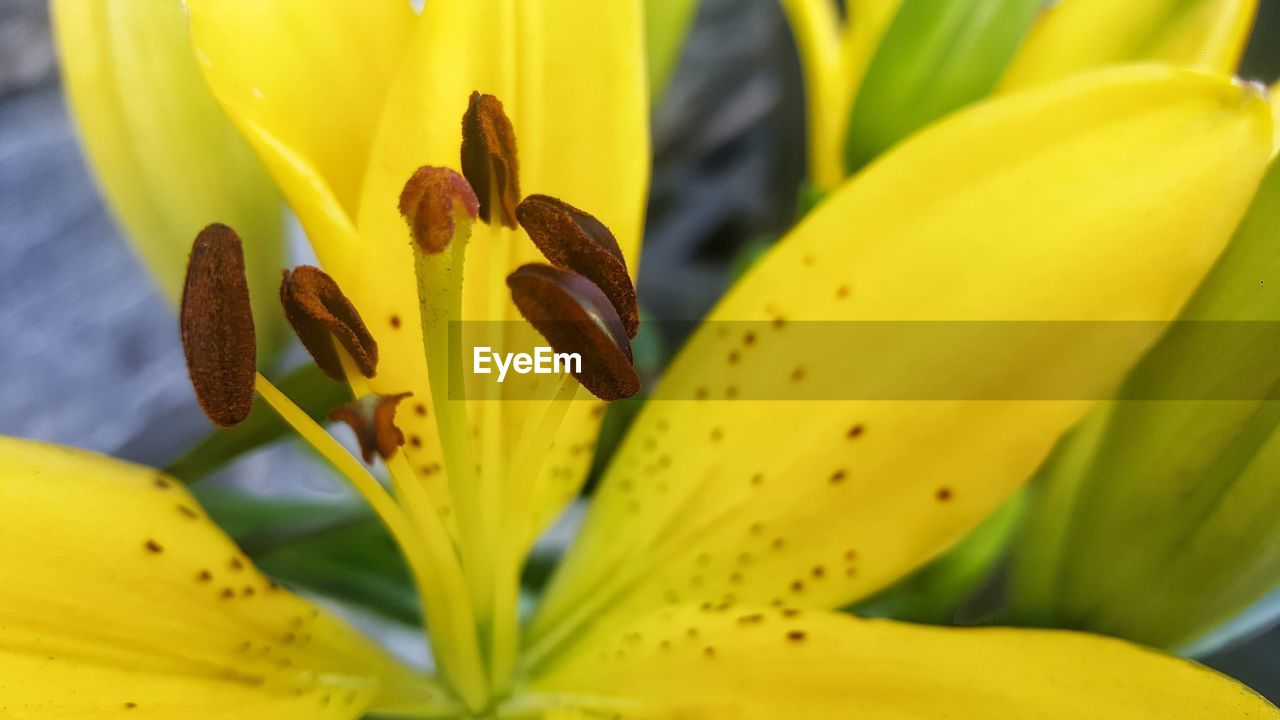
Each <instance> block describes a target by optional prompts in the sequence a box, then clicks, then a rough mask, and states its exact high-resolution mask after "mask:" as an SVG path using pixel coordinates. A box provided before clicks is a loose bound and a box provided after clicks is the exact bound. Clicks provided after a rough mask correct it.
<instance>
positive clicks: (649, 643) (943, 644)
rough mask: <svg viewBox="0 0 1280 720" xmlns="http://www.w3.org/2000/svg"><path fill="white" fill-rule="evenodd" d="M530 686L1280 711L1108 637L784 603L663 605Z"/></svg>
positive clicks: (1080, 707)
mask: <svg viewBox="0 0 1280 720" xmlns="http://www.w3.org/2000/svg"><path fill="white" fill-rule="evenodd" d="M532 686H533V687H532V689H533V690H534V691H536V692H541V693H546V694H548V695H549V696H550V695H560V694H563V695H565V696H568V695H572V696H575V697H576V698H578V702H579V703H580V704H581V705H580V706H582V707H586V708H597V709H600V710H602V711H612V712H613V713H616V714H612V715H608V716H609V717H621V718H626V719H627V720H676V719H677V718H706V719H707V720H713V719H718V718H723V719H724V720H728V719H729V718H733V719H734V720H774V719H775V718H805V719H806V720H844V719H845V718H850V717H856V718H859V720H918V719H920V718H947V719H948V720H990V719H991V718H1001V720H1031V719H1032V718H1035V720H1082V719H1083V718H1089V720H1232V719H1234V720H1246V719H1247V720H1263V719H1264V718H1277V717H1280V711H1277V710H1276V708H1275V707H1273V706H1272V705H1271V704H1270V703H1268V702H1267V701H1266V700H1263V699H1262V698H1261V697H1259V696H1258V695H1256V694H1255V693H1253V692H1252V691H1250V690H1249V689H1248V688H1246V687H1244V686H1242V685H1240V684H1239V683H1237V682H1236V681H1234V680H1232V679H1230V678H1227V677H1223V676H1221V675H1218V674H1217V673H1215V672H1213V671H1211V670H1208V669H1205V668H1201V667H1199V666H1197V665H1195V664H1194V663H1191V662H1188V661H1185V660H1181V659H1179V658H1175V657H1170V656H1166V655H1161V654H1159V653H1156V652H1152V651H1150V650H1146V649H1143V648H1140V647H1138V646H1135V645H1130V644H1128V643H1125V642H1121V641H1119V640H1113V639H1110V638H1103V637H1097V636H1090V635H1083V634H1076V633H1069V632H1051V631H1038V630H1008V629H954V628H935V627H925V626H916V625H906V624H901V623H895V622H890V621H884V620H865V619H861V618H857V617H854V616H851V615H841V614H837V613H827V612H801V613H794V612H791V611H786V610H778V609H774V608H769V609H759V608H757V609H752V608H741V609H737V608H735V609H729V610H727V611H723V612H719V611H712V612H699V611H696V610H691V609H688V608H679V609H674V610H672V611H670V612H665V613H661V614H656V615H653V616H650V617H647V618H645V619H643V620H641V621H639V622H636V623H635V624H633V625H631V626H628V627H625V628H619V629H616V630H615V631H614V632H613V633H611V634H609V635H602V636H601V637H599V638H597V639H596V640H595V641H594V642H591V643H586V644H584V645H583V646H580V647H578V648H577V649H576V650H575V651H573V652H571V653H569V654H567V656H566V657H564V658H563V659H562V660H560V661H558V662H557V663H556V665H555V666H554V668H553V669H551V670H550V671H549V672H548V673H547V674H546V675H544V676H542V677H539V678H537V679H535V680H534V681H533V683H532ZM565 702H568V703H572V702H573V701H572V700H565Z"/></svg>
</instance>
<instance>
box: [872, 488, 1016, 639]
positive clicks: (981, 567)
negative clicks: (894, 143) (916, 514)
mask: <svg viewBox="0 0 1280 720" xmlns="http://www.w3.org/2000/svg"><path fill="white" fill-rule="evenodd" d="M1024 505H1025V500H1024V496H1023V494H1022V493H1019V494H1017V495H1015V496H1014V497H1013V498H1012V499H1011V500H1009V501H1008V502H1006V503H1005V504H1004V505H1002V506H1001V507H1000V509H999V510H996V511H995V512H994V513H992V514H991V516H990V517H988V518H987V519H986V520H984V521H983V522H982V524H981V525H979V526H978V527H977V528H975V529H974V530H973V532H971V533H969V534H968V535H967V536H966V537H965V538H964V539H963V540H961V541H960V542H959V543H957V544H956V545H955V546H954V547H952V548H951V549H950V550H948V551H947V552H946V553H944V554H943V555H942V556H941V557H939V558H937V559H936V560H934V561H933V562H931V563H929V564H928V565H926V566H924V567H923V568H921V569H919V570H917V571H916V572H914V573H912V574H911V575H910V576H908V577H906V578H904V579H903V580H901V581H899V582H897V583H895V584H894V585H893V586H891V587H889V588H887V589H885V590H884V591H882V592H880V593H878V594H876V595H875V596H874V597H871V598H868V599H867V600H864V601H863V602H861V603H859V604H858V605H857V606H856V607H855V608H854V609H853V610H854V612H856V613H857V614H859V615H863V616H868V617H885V618H893V619H895V620H905V621H908V622H917V623H928V624H931V625H949V624H952V623H954V622H955V620H956V615H957V611H958V610H959V609H960V608H961V606H962V605H963V604H964V603H965V601H966V600H968V599H969V598H971V597H972V596H973V594H974V592H975V591H976V590H977V589H978V588H979V586H981V585H982V583H983V581H985V580H986V579H987V578H988V577H989V576H990V575H991V573H992V571H993V569H994V568H995V565H996V562H997V561H998V560H1000V558H1001V557H1003V556H1004V551H1005V548H1006V547H1007V545H1008V542H1009V539H1010V537H1012V536H1013V533H1014V529H1015V528H1016V527H1017V524H1018V518H1019V517H1021V514H1022V509H1023V507H1024Z"/></svg>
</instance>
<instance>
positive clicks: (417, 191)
mask: <svg viewBox="0 0 1280 720" xmlns="http://www.w3.org/2000/svg"><path fill="white" fill-rule="evenodd" d="M479 212H480V201H479V200H478V199H477V198H476V194H475V191H474V190H472V189H471V184H470V183H468V182H467V179H466V178H464V177H462V176H461V175H459V174H458V173H456V172H454V171H453V170H450V169H449V168H446V167H435V166H432V165H424V166H422V167H420V168H418V169H417V170H416V171H414V173H413V176H412V177H410V178H409V182H407V183H405V185H404V190H403V191H401V193H400V214H401V215H403V216H404V220H405V222H406V223H408V225H409V232H410V234H411V235H412V236H413V241H414V243H416V244H417V246H418V247H419V248H420V249H421V250H422V251H423V252H425V253H427V254H428V255H434V254H436V253H439V252H443V251H444V250H445V248H447V247H449V244H450V243H452V242H454V241H455V240H456V241H459V242H461V241H464V240H466V239H467V238H469V237H471V225H472V223H474V222H475V219H476V216H477V215H478V214H479Z"/></svg>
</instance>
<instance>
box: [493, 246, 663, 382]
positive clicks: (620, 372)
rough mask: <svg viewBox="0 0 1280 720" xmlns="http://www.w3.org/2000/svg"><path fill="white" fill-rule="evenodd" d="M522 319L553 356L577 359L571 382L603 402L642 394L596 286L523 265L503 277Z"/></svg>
mask: <svg viewBox="0 0 1280 720" xmlns="http://www.w3.org/2000/svg"><path fill="white" fill-rule="evenodd" d="M507 286H508V287H510V288H511V297H512V299H513V300H514V301H515V304H516V307H517V308H519V310H520V314H521V315H523V316H524V318H525V319H526V320H528V321H529V323H530V324H532V325H533V327H534V329H536V330H537V331H538V332H539V333H541V334H542V336H543V337H544V338H546V339H547V342H549V343H551V347H552V348H553V349H554V350H555V351H556V352H562V353H577V354H578V355H579V356H581V358H582V372H580V373H574V377H576V378H577V379H578V382H580V383H582V385H583V387H585V388H586V389H587V390H590V391H591V394H593V395H595V396H596V397H598V398H600V399H601V400H608V401H612V400H619V399H621V398H627V397H631V396H632V395H635V394H636V393H637V392H639V391H640V376H639V375H637V374H636V370H635V368H634V367H632V365H631V342H630V341H629V340H628V339H627V333H626V328H625V327H624V326H623V324H622V320H621V319H619V318H618V313H617V312H616V311H615V310H614V309H613V305H612V304H611V303H610V302H609V298H607V297H605V294H604V293H603V292H602V291H601V290H600V288H598V287H596V285H595V283H593V282H591V281H590V280H588V279H586V278H585V277H582V276H581V275H578V274H577V273H574V272H570V271H568V270H561V269H560V268H555V267H551V266H550V265H533V264H531V265H522V266H521V267H519V268H517V269H516V271H515V272H513V273H511V274H510V275H508V276H507Z"/></svg>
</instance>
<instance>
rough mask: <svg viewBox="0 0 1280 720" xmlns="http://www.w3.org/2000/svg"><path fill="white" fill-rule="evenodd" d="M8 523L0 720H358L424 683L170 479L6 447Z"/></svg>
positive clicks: (1, 605)
mask: <svg viewBox="0 0 1280 720" xmlns="http://www.w3.org/2000/svg"><path fill="white" fill-rule="evenodd" d="M0 512H2V513H3V515H4V518H5V520H4V522H3V523H0V543H2V544H3V546H4V548H5V552H4V553H3V554H0V586H3V591H2V592H0V627H3V629H4V632H3V633H0V716H2V717H22V718H26V717H40V718H52V717H57V718H69V717H114V716H116V715H118V714H123V712H124V711H125V710H129V711H130V712H129V713H128V717H138V718H174V717H199V718H228V719H229V720H230V719H233V718H264V719H265V718H308V719H313V718H355V717H357V716H359V714H360V713H361V712H362V711H363V710H364V709H365V708H368V707H370V706H371V705H374V706H380V707H387V708H393V707H396V706H397V705H398V704H400V703H402V702H405V701H407V700H408V699H409V698H408V696H407V695H406V693H407V692H409V691H410V690H411V689H412V688H414V687H416V685H417V683H416V682H415V681H414V680H412V678H410V676H409V674H408V672H407V671H405V670H402V669H399V668H398V667H397V666H396V665H395V664H394V663H393V661H391V660H389V659H388V658H387V657H386V656H385V655H384V654H383V653H382V652H381V651H379V650H378V649H376V648H375V647H374V646H373V645H372V644H371V643H369V642H368V641H367V640H365V639H364V638H363V637H361V636H360V635H358V634H357V633H355V632H354V631H352V630H350V629H349V628H347V627H346V626H345V625H343V624H342V623H340V622H338V621H337V620H335V619H334V618H333V617H332V616H330V615H329V614H328V613H326V612H322V611H320V610H319V609H318V608H316V607H315V606H313V605H312V604H310V603H308V602H306V601H304V600H302V599H300V598H298V597H296V596H294V595H293V594H291V593H289V592H288V591H286V590H283V589H281V588H279V587H278V586H276V585H274V584H273V583H271V582H270V581H269V580H268V579H267V578H266V577H264V576H263V575H262V574H261V573H259V572H258V571H257V570H256V569H255V568H253V567H252V566H251V565H250V564H249V562H248V560H247V559H246V558H245V557H244V555H243V554H241V553H240V551H239V550H238V549H237V548H236V547H235V545H234V544H232V542H231V541H230V540H229V539H228V538H227V537H226V536H225V535H223V534H222V532H221V531H220V530H219V529H218V528H217V526H215V525H214V524H213V523H212V522H210V521H209V519H208V518H207V517H206V516H205V515H204V513H203V512H202V511H201V510H200V508H199V505H197V504H196V502H195V500H194V499H193V498H192V497H191V495H190V493H188V492H187V491H186V489H185V488H183V487H182V486H181V485H179V484H178V483H177V481H175V480H173V479H171V478H169V477H168V476H165V475H163V474H162V473H160V472H158V471H155V470H151V469H148V468H143V467H139V466H135V465H130V464H127V463H122V462H118V461H115V460H111V459H109V458H103V457H99V456H96V455H92V454H89V453H86V452H83V451H79V450H72V449H68V448H62V447H57V446H53V445H44V444H39V443H33V442H28V441H23V440H15V439H11V438H0ZM421 692H423V693H427V692H428V691H427V690H426V689H425V688H423V689H422V690H421ZM420 699H421V700H422V701H424V702H425V701H428V700H430V699H431V698H430V695H429V694H424V695H422V696H421V697H420Z"/></svg>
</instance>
